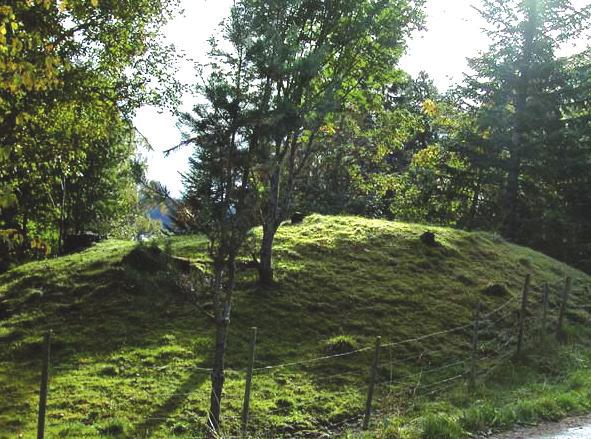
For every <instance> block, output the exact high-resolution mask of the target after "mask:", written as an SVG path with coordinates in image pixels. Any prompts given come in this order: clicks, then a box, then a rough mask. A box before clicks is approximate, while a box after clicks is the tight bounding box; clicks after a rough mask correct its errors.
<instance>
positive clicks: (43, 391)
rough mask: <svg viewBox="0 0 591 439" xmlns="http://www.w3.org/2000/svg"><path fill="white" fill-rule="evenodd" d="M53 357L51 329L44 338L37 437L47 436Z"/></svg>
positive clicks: (38, 438)
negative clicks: (46, 420) (51, 362)
mask: <svg viewBox="0 0 591 439" xmlns="http://www.w3.org/2000/svg"><path fill="white" fill-rule="evenodd" d="M50 357H51V331H47V332H46V333H45V337H44V339H43V370H42V372H41V386H40V388H39V413H38V418H37V439H43V438H44V437H45V411H46V407H47V392H48V389H49V361H50Z"/></svg>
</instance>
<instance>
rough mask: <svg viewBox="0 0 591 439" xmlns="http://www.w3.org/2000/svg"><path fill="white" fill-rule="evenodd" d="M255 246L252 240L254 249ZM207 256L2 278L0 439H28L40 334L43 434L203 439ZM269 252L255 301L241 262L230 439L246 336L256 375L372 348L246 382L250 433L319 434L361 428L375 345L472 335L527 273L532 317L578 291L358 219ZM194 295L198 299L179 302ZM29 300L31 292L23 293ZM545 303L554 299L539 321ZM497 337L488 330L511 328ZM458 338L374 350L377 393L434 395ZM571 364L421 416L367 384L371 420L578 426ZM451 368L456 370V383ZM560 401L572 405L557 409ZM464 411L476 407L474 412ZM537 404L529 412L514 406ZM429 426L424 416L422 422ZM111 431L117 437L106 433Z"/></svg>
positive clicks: (489, 242) (504, 248) (132, 250)
mask: <svg viewBox="0 0 591 439" xmlns="http://www.w3.org/2000/svg"><path fill="white" fill-rule="evenodd" d="M427 230H430V231H432V232H434V233H435V234H436V236H437V241H438V243H439V244H440V245H439V246H438V247H434V248H430V247H426V246H425V245H423V244H422V243H421V242H420V236H421V234H422V233H424V232H425V231H427ZM257 239H260V230H258V231H255V232H254V234H253V240H257ZM206 246H207V242H206V240H205V239H204V238H203V237H198V236H182V237H174V238H172V239H170V240H167V241H163V242H162V243H161V246H160V247H161V249H163V252H160V251H158V250H155V249H153V248H148V249H147V250H146V248H145V247H143V248H142V249H141V250H137V249H136V246H135V244H133V243H129V242H121V241H109V242H105V243H102V244H99V245H97V246H94V247H92V248H91V249H89V250H87V251H85V252H83V253H80V254H76V255H70V256H66V257H63V258H58V259H53V260H49V261H38V262H32V263H29V264H25V265H22V266H19V267H15V268H14V269H12V270H10V271H9V272H7V273H5V274H3V275H0V314H1V315H2V317H3V318H2V319H1V320H0V340H1V341H2V345H3V349H2V350H0V394H1V395H9V396H8V397H7V398H0V438H3V437H15V436H18V434H20V433H22V434H23V435H24V436H25V437H27V436H30V435H31V434H32V432H34V429H35V422H36V417H35V409H36V402H37V392H38V389H37V387H38V380H39V371H40V359H41V356H42V343H41V342H42V336H43V333H44V332H45V331H46V330H47V329H50V328H51V329H53V331H54V348H53V358H52V365H53V370H52V376H51V385H50V387H51V388H50V398H49V406H48V417H47V425H48V435H50V436H51V437H53V436H56V437H60V436H59V435H62V437H68V434H70V437H78V436H79V437H86V436H88V437H97V436H99V435H100V434H107V435H112V436H113V435H116V434H120V435H126V436H128V437H142V436H144V435H146V434H147V432H150V435H152V436H153V437H163V438H164V437H171V436H172V435H177V436H179V437H201V436H202V432H203V431H204V428H205V420H206V411H207V405H208V404H207V402H208V399H209V376H208V373H207V371H204V370H203V368H207V367H208V366H209V365H210V364H211V352H212V343H213V342H212V334H213V327H212V324H211V320H210V317H209V312H210V310H211V301H210V299H209V298H208V296H207V294H206V292H205V291H203V290H200V288H202V287H201V285H200V282H201V281H204V280H206V279H207V273H206V267H207V262H208V256H207V253H206ZM171 254H172V256H174V257H176V258H177V259H171V258H170V256H171ZM275 254H276V259H275V265H276V275H277V276H276V279H277V282H276V284H275V285H274V286H273V287H271V288H267V289H261V288H259V287H258V286H257V285H256V276H257V273H256V269H254V268H252V266H251V265H249V264H248V263H247V262H248V261H249V260H250V255H249V254H248V252H247V251H245V254H244V255H241V262H243V263H241V264H240V269H239V275H238V284H237V291H236V294H235V301H234V306H233V316H232V324H231V326H230V337H229V341H228V354H227V366H228V368H229V371H228V374H227V377H226V386H225V392H224V430H225V432H227V433H228V434H235V433H236V432H237V431H238V429H239V416H240V411H241V405H242V400H241V399H242V395H243V391H244V389H243V386H244V372H243V370H244V369H245V367H246V365H247V361H248V350H249V343H250V328H251V327H252V326H257V327H258V328H259V336H258V340H259V341H258V345H257V362H256V367H257V368H261V367H263V366H268V365H278V364H283V363H292V362H299V361H302V360H307V359H310V358H315V357H319V356H324V355H326V354H327V353H344V352H350V351H351V350H356V349H360V348H365V347H367V348H369V349H368V350H366V351H362V352H358V353H356V354H353V355H350V356H344V357H339V358H336V359H331V360H325V361H320V362H312V363H305V364H303V365H300V366H287V367H285V368H277V369H268V370H260V371H258V372H257V373H256V374H255V377H254V380H253V396H252V402H251V412H252V419H251V424H250V425H251V429H252V431H253V432H254V433H256V434H258V435H259V436H261V437H265V434H267V433H265V432H268V431H275V432H277V434H278V435H281V434H284V435H288V434H289V433H290V432H292V431H293V430H294V429H299V430H304V431H308V432H313V431H316V432H318V431H320V432H322V431H326V429H327V426H328V425H330V424H340V423H343V422H344V421H347V420H348V419H350V418H352V417H355V416H358V415H360V414H361V413H362V411H363V407H364V401H365V395H366V390H367V374H368V369H369V365H370V364H371V361H372V349H371V348H372V347H373V344H374V341H375V337H376V336H377V335H380V336H382V338H383V343H384V344H388V343H389V342H397V341H400V340H405V339H408V338H413V337H416V336H419V335H423V334H427V333H431V332H435V331H441V330H445V329H449V328H451V327H455V326H458V325H464V324H468V323H470V321H471V319H472V315H473V310H474V304H475V303H476V302H477V301H478V300H479V299H481V300H482V301H483V304H484V309H485V311H490V310H492V309H494V308H495V307H498V306H499V305H501V304H502V303H503V302H505V301H506V300H507V299H508V298H511V297H513V298H517V297H518V296H519V294H520V292H521V289H522V286H523V279H524V276H525V274H526V273H531V274H532V303H534V302H538V299H539V295H540V294H541V289H540V286H541V285H542V284H543V282H549V283H551V284H555V283H556V282H557V281H559V280H560V279H561V278H563V277H564V276H566V275H569V276H571V277H573V278H575V279H577V282H576V283H575V285H580V284H581V283H587V284H589V283H590V279H589V278H588V277H587V276H585V275H584V274H583V273H581V272H578V271H576V270H574V269H572V268H570V267H568V266H566V265H564V264H561V263H559V262H557V261H555V260H553V259H551V258H548V257H546V256H544V255H542V254H540V253H537V252H534V251H532V250H529V249H526V248H523V247H519V246H515V245H512V244H509V243H507V242H505V241H503V240H502V239H499V237H498V236H495V235H491V234H486V233H468V232H463V231H460V230H453V229H447V228H440V227H430V226H423V225H415V224H405V223H395V222H387V221H379V220H368V219H363V218H357V217H324V216H320V215H312V216H310V217H307V218H306V220H305V221H304V224H302V225H298V226H290V227H282V228H280V230H279V232H278V235H277V239H276V253H275ZM179 261H181V262H183V264H185V263H190V264H192V265H193V266H195V267H197V268H198V270H197V272H198V274H199V275H198V276H196V277H195V279H188V280H187V279H182V282H181V281H180V280H179V276H178V272H177V269H178V267H179V264H177V262H179ZM183 264H181V265H183ZM183 266H184V265H183ZM493 284H502V285H504V286H505V287H506V293H504V296H503V297H499V296H498V295H494V294H493V295H487V294H483V291H484V290H485V289H486V287H487V286H489V285H493ZM191 287H192V288H194V289H195V291H192V294H193V295H192V296H191V297H189V295H188V294H187V291H186V290H187V289H188V288H189V289H190V288H191ZM33 291H41V292H42V294H37V295H32V296H31V294H30V293H31V292H33ZM33 296H35V297H33ZM558 300H559V299H558V296H557V290H556V289H554V290H552V296H551V301H550V303H551V310H552V312H554V311H555V310H556V307H557V304H558V303H559V302H558ZM586 300H587V299H586V297H585V295H584V294H583V293H582V290H580V289H578V288H575V289H574V290H573V294H572V302H571V304H569V310H568V314H567V317H568V319H569V322H570V324H569V326H568V327H567V331H566V333H567V334H568V337H569V338H568V339H569V340H570V341H575V340H578V339H580V338H584V337H587V338H591V337H588V336H590V335H591V333H589V330H586V329H585V322H586V321H587V319H588V318H589V317H590V316H589V314H588V312H587V311H586V310H584V309H582V308H580V309H579V307H580V306H581V305H584V304H586V303H585V301H586ZM195 303H197V305H198V306H195ZM534 311H536V310H533V311H532V312H534ZM497 325H498V327H495V328H491V329H490V331H491V333H497V332H499V331H498V330H499V329H500V328H504V327H505V326H502V325H507V322H504V321H501V322H497ZM585 331H586V332H585ZM531 333H534V331H533V330H532V331H531ZM469 340H470V332H469V331H464V332H457V333H452V334H448V335H446V336H445V337H434V338H431V339H426V340H421V341H417V342H415V343H408V344H405V345H400V346H397V347H396V348H393V349H384V350H383V352H382V356H381V360H380V367H379V377H378V378H379V382H383V381H388V380H393V381H396V380H397V379H402V378H403V377H405V376H407V375H408V374H418V375H416V377H417V378H413V379H414V380H415V381H418V377H419V376H421V378H420V379H421V384H424V385H429V383H430V381H429V380H432V381H433V382H435V381H437V380H438V379H441V377H442V376H443V375H438V374H432V375H424V376H422V375H420V373H421V371H422V370H423V369H424V368H425V367H426V366H425V365H428V367H431V368H436V367H438V366H441V365H444V364H447V363H449V362H450V360H456V359H461V358H464V357H465V355H466V346H467V345H468V344H469ZM533 342H534V341H529V340H528V343H533ZM550 344H551V343H544V344H542V345H550ZM548 349H550V348H548ZM583 349H584V350H583V351H582V352H580V353H578V354H577V353H576V352H575V353H574V354H573V353H570V354H568V353H563V352H562V351H561V350H560V348H559V347H555V348H554V350H548V351H544V352H541V353H540V354H539V357H537V358H534V359H532V360H531V362H530V363H526V364H523V365H516V366H514V367H512V368H507V369H503V370H502V373H501V374H499V375H494V376H492V377H490V378H489V380H490V381H489V383H494V384H489V387H490V388H489V389H485V390H482V389H481V390H480V392H481V393H480V394H478V395H472V394H470V393H468V392H467V391H465V389H464V388H463V387H462V383H461V382H460V383H458V385H457V386H456V387H457V390H454V388H453V387H452V388H450V389H449V390H448V391H447V393H445V394H444V395H439V396H437V398H435V397H427V396H425V397H424V398H425V401H423V402H421V397H420V396H419V397H418V398H416V399H412V398H395V397H391V396H388V394H389V391H390V390H391V389H390V388H385V387H383V386H378V389H377V392H378V394H377V395H376V410H377V413H393V414H396V415H400V416H399V419H400V421H397V422H399V424H397V426H396V427H392V426H390V427H389V430H388V431H390V433H388V434H389V435H391V437H396V436H392V435H394V434H395V433H393V432H394V431H397V433H396V434H399V435H401V436H400V437H403V438H407V439H417V438H418V437H420V433H421V431H422V430H421V429H422V427H421V426H422V425H423V424H421V423H420V422H419V421H417V420H418V419H427V420H428V421H425V422H427V424H425V425H430V427H429V428H433V429H439V430H437V431H442V432H445V431H456V430H455V428H456V426H457V425H459V426H461V428H462V429H465V430H470V431H472V430H478V429H481V428H483V426H487V425H488V426H491V425H492V426H493V427H506V426H508V425H511V424H512V423H513V422H515V421H516V420H518V419H519V416H524V417H525V416H526V417H531V418H532V419H545V418H546V417H555V416H559V415H560V414H562V413H566V412H571V411H573V410H575V411H576V410H578V409H579V408H580V407H582V406H583V402H582V401H583V399H584V398H582V397H581V398H579V397H577V396H576V395H575V393H576V392H581V389H585V388H587V387H588V384H589V383H591V377H590V376H589V374H587V372H585V368H586V367H587V366H586V365H587V364H588V363H587V356H586V352H587V351H586V348H583ZM565 365H566V366H565ZM461 367H462V366H460V368H459V369H452V371H453V372H461ZM571 374H572V375H571ZM571 377H572V378H571ZM493 379H494V380H493ZM559 379H561V380H563V382H565V383H566V384H564V385H565V386H568V389H567V388H566V387H565V388H559V389H555V393H554V399H553V400H551V401H554V402H548V401H545V400H543V399H540V398H543V396H544V395H541V393H540V392H543V390H541V388H540V386H541V385H540V383H548V382H551V383H553V382H554V380H556V381H558V380H559ZM415 385H416V382H414V383H413V384H412V385H411V389H412V388H413V386H415ZM556 385H558V384H556ZM402 387H403V386H401V388H400V390H403V388H402ZM519 389H521V393H519V392H520V390H519ZM512 392H514V393H512ZM568 392H571V393H572V395H570V396H568V397H566V396H563V394H565V393H568ZM499 395H510V396H507V398H510V399H503V398H501V397H500V396H499ZM475 397H476V398H481V400H482V401H486V402H484V403H482V405H481V406H479V405H476V406H474V407H475V408H473V409H471V408H470V407H472V406H471V404H472V402H473V401H474V398H475ZM438 398H439V399H441V398H442V399H445V398H447V399H448V400H449V401H448V402H447V405H445V406H444V407H439V408H438V409H437V410H436V411H435V410H434V409H433V408H432V407H431V408H429V407H427V406H425V407H423V404H424V403H425V404H426V403H427V402H430V400H433V399H438ZM511 398H512V399H511ZM534 398H535V399H536V400H537V399H539V400H540V401H538V402H536V403H535V404H533V405H532V404H530V405H527V404H524V405H522V406H518V405H516V404H512V403H513V402H514V401H517V400H520V401H526V400H530V399H534ZM479 407H481V408H480V409H479ZM486 407H488V408H486ZM470 410H472V411H470ZM478 410H480V411H478ZM425 413H431V414H432V415H431V416H430V417H428V418H424V415H425ZM439 415H441V416H442V419H439V418H438V416H439ZM113 419H115V421H111V420H113ZM374 421H375V425H376V428H377V429H378V430H377V432H376V433H375V434H382V430H383V431H386V428H385V427H384V428H382V420H381V419H380V418H379V417H377V416H376V418H375V419H374ZM452 421H453V422H452ZM421 422H422V421H421ZM111 424H113V428H114V429H113V430H112V431H111V430H109V427H108V426H109V425H111ZM448 424H449V425H448ZM117 425H119V426H120V427H121V428H120V429H119V430H121V431H122V433H121V432H119V433H118V432H117V431H115V430H117V428H116V427H117ZM343 425H347V424H346V423H344V424H343ZM105 428H106V430H105ZM101 429H102V430H101ZM68 431H71V432H73V433H67V432H68ZM77 431H79V432H80V433H76V432H77ZM109 431H110V432H109ZM434 431H435V430H434ZM457 431H459V430H457ZM64 432H65V433H64ZM101 432H102V433H101ZM383 434H385V433H383ZM437 434H439V433H437ZM441 434H447V433H441ZM450 434H452V433H450ZM453 434H455V433H453ZM267 435H268V434H267ZM413 435H414V436H413ZM384 437H386V436H384ZM442 437H445V436H442Z"/></svg>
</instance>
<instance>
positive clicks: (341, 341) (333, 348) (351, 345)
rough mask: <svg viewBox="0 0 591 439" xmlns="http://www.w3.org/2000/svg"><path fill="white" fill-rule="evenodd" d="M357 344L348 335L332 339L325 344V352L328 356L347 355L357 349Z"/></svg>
mask: <svg viewBox="0 0 591 439" xmlns="http://www.w3.org/2000/svg"><path fill="white" fill-rule="evenodd" d="M357 346H358V345H357V342H356V341H355V339H354V338H353V337H351V336H348V335H339V336H337V337H332V338H330V339H328V340H326V341H325V342H324V352H326V353H327V354H328V355H338V354H345V353H347V352H351V351H354V350H355V349H357Z"/></svg>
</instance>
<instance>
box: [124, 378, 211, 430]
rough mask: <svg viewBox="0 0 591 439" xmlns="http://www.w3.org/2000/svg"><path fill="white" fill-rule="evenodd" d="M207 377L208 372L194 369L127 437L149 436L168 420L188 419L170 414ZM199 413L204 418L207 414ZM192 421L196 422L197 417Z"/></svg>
mask: <svg viewBox="0 0 591 439" xmlns="http://www.w3.org/2000/svg"><path fill="white" fill-rule="evenodd" d="M208 378H209V374H208V372H207V371H203V370H194V371H193V372H192V373H191V374H190V375H189V376H188V377H187V378H186V379H185V381H184V382H183V383H182V384H181V385H180V386H179V387H177V389H176V390H175V393H173V394H171V395H170V396H169V397H168V399H166V400H165V401H164V402H162V403H161V404H159V405H158V406H157V407H155V408H154V409H153V410H152V411H151V412H150V413H149V414H148V416H146V417H145V418H144V420H143V421H142V422H141V423H140V424H138V425H136V426H135V427H134V429H133V431H132V432H131V433H130V434H129V437H134V438H137V437H151V433H152V432H154V431H155V430H157V429H158V428H159V427H160V426H161V425H163V424H165V423H167V422H168V421H172V422H174V421H187V420H188V419H187V418H185V417H182V416H181V417H178V418H176V417H174V416H171V415H172V414H173V413H174V412H176V411H177V410H178V409H179V408H181V407H182V406H183V403H184V402H185V401H186V400H187V398H188V397H189V395H191V394H192V393H193V392H194V391H195V390H196V389H197V388H199V387H200V386H201V385H202V384H203V383H204V382H206V381H207V380H208ZM199 415H200V416H203V417H204V418H205V416H206V415H207V414H206V413H199ZM191 421H193V420H191ZM194 421H195V422H197V419H195V420H194ZM204 423H205V422H204ZM175 433H180V432H175Z"/></svg>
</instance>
